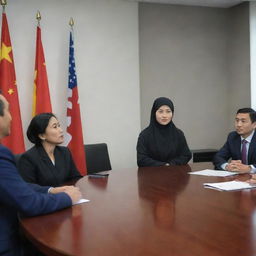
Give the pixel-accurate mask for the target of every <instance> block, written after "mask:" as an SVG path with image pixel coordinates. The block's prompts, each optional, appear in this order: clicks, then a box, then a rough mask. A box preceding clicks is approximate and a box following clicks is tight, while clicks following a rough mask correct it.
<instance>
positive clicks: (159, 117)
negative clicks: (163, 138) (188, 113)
mask: <svg viewBox="0 0 256 256" xmlns="http://www.w3.org/2000/svg"><path fill="white" fill-rule="evenodd" d="M171 120H172V111H171V109H170V108H169V107H168V106H167V105H163V106H161V107H160V108H159V109H158V110H157V111H156V121H157V122H158V123H159V124H161V125H167V124H169V123H170V122H171Z"/></svg>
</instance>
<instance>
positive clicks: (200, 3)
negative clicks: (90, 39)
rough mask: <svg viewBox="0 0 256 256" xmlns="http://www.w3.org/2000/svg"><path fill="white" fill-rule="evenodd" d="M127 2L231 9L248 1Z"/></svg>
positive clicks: (146, 0) (149, 0)
mask: <svg viewBox="0 0 256 256" xmlns="http://www.w3.org/2000/svg"><path fill="white" fill-rule="evenodd" d="M128 1H133V2H148V3H159V4H179V5H196V6H208V7H220V8H228V7H232V6H235V5H237V4H240V3H242V2H248V1H249V0H128ZM251 1H255V0H251Z"/></svg>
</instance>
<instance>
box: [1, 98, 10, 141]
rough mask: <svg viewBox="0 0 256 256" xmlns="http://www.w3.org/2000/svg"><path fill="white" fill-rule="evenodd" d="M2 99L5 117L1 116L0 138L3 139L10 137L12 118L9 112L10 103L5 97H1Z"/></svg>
mask: <svg viewBox="0 0 256 256" xmlns="http://www.w3.org/2000/svg"><path fill="white" fill-rule="evenodd" d="M0 99H1V100H2V101H3V103H4V111H3V112H4V115H3V116H0V137H1V138H3V137H5V136H8V135H10V132H11V121H12V116H11V114H10V111H9V103H8V101H7V100H6V99H5V97H4V96H3V95H0Z"/></svg>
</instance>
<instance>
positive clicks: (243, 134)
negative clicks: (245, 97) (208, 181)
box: [213, 108, 256, 172]
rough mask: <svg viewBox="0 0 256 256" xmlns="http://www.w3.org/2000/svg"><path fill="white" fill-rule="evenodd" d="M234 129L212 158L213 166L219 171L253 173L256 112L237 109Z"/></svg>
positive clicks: (255, 143) (255, 157) (255, 156)
mask: <svg viewBox="0 0 256 256" xmlns="http://www.w3.org/2000/svg"><path fill="white" fill-rule="evenodd" d="M235 128H236V131H233V132H231V133H230V134H229V135H228V138H227V141H226V143H225V144H224V146H223V147H222V148H221V149H220V150H219V151H218V152H217V153H216V155H215V156H214V159H213V164H214V165H215V168H216V169H219V170H227V171H236V172H254V171H255V168H256V133H255V128H256V112H255V111H254V110H253V109H251V108H242V109H239V110H238V111H237V113H236V119H235ZM229 159H231V161H230V162H228V160H229Z"/></svg>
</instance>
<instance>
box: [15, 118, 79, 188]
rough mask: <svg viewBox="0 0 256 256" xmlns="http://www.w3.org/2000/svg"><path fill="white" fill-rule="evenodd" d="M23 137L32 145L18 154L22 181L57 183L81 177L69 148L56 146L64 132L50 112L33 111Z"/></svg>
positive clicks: (62, 138) (43, 184) (49, 184)
mask: <svg viewBox="0 0 256 256" xmlns="http://www.w3.org/2000/svg"><path fill="white" fill-rule="evenodd" d="M27 137H28V139H29V140H30V141H31V142H32V143H33V144H35V146H34V147H32V148H31V149H29V150H28V151H26V152H25V153H24V154H22V156H21V157H20V159H19V161H18V163H17V165H18V170H19V172H20V174H21V176H22V177H23V179H24V180H25V181H26V182H29V183H36V184H39V185H41V186H60V185H62V184H63V183H65V182H67V181H69V180H72V179H76V178H80V177H81V175H80V173H79V172H78V170H77V168H76V166H75V163H74V161H73V159H72V155H71V153H70V151H69V149H68V148H67V147H62V146H59V145H60V144H61V143H63V141H64V134H63V130H62V129H61V127H60V124H59V121H58V120H57V118H56V116H55V115H54V114H52V113H42V114H39V115H36V116H35V117H34V118H33V119H32V120H31V122H30V124H29V127H28V130H27Z"/></svg>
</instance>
